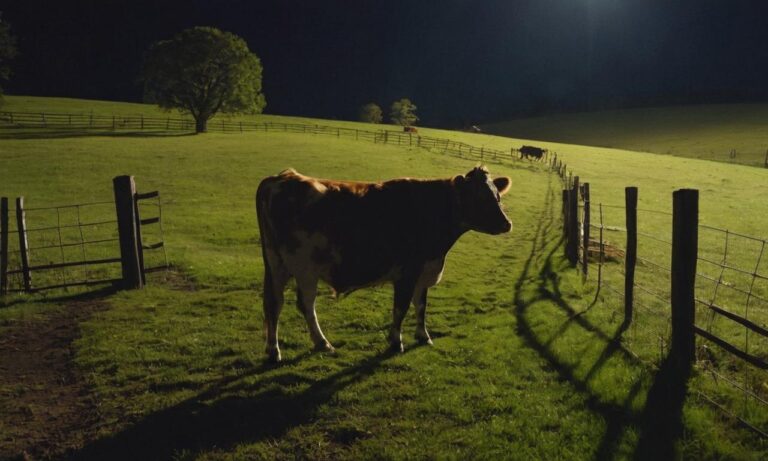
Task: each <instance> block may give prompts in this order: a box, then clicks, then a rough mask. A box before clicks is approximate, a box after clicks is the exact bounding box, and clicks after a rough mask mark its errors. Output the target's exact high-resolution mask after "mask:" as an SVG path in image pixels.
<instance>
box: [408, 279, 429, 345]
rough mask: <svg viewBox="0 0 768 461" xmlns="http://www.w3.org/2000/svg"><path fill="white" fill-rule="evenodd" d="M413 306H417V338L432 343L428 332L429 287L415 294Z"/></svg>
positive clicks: (424, 342) (419, 340)
mask: <svg viewBox="0 0 768 461" xmlns="http://www.w3.org/2000/svg"><path fill="white" fill-rule="evenodd" d="M413 306H414V307H415V308H416V340H417V341H418V342H420V343H422V344H432V338H431V337H430V336H429V333H428V332H427V289H426V288H424V289H423V290H421V292H418V291H417V292H415V293H414V294H413Z"/></svg>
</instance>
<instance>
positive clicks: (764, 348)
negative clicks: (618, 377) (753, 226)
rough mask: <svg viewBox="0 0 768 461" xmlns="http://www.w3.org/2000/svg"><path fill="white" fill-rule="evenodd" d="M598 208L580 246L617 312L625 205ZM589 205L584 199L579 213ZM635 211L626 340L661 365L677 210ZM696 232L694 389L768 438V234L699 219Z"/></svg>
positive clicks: (621, 300) (622, 286)
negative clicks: (751, 233)
mask: <svg viewBox="0 0 768 461" xmlns="http://www.w3.org/2000/svg"><path fill="white" fill-rule="evenodd" d="M596 208H597V211H598V218H597V223H594V224H591V225H590V228H591V231H592V232H591V234H592V235H596V237H595V239H594V240H592V241H590V242H589V245H588V246H586V247H585V246H584V245H582V246H581V247H580V249H579V251H580V252H585V251H586V252H588V256H590V258H589V261H590V266H592V267H594V269H593V271H592V273H595V274H597V277H596V281H597V283H598V286H599V288H598V289H599V290H600V291H601V293H602V297H603V299H604V301H605V302H606V304H607V305H609V306H614V307H615V308H616V314H617V315H619V314H620V311H621V308H622V307H625V306H624V305H625V303H626V301H627V290H628V289H629V288H630V285H628V282H627V271H628V269H627V261H626V259H625V255H626V253H627V242H628V241H629V238H628V229H627V226H626V225H625V223H624V222H622V221H623V218H624V217H625V216H626V215H627V207H625V206H620V205H611V204H598V205H597V207H596ZM584 209H585V207H584V205H582V207H581V208H580V210H581V212H582V213H583V210H584ZM606 211H607V212H606ZM636 211H637V221H638V223H639V224H638V227H637V230H636V236H637V264H636V265H635V267H634V270H633V272H634V273H633V275H634V277H633V279H632V282H631V288H632V294H631V296H632V298H633V299H632V314H631V315H632V318H631V324H630V325H629V328H628V330H627V331H626V332H625V334H624V336H623V341H624V343H625V344H626V345H627V347H629V348H630V349H632V350H633V352H635V353H636V354H637V355H638V357H640V358H641V359H642V360H643V361H644V362H646V363H647V364H649V365H651V366H654V367H657V366H658V365H659V364H660V363H661V361H662V360H663V359H664V358H665V357H666V356H667V355H668V354H669V352H670V344H671V343H672V338H671V337H672V318H671V317H672V310H671V309H670V305H671V301H670V300H671V290H670V287H671V285H672V283H671V276H672V271H671V267H672V261H671V255H672V242H671V239H670V238H669V237H667V236H668V235H670V229H672V218H673V216H672V214H671V213H669V212H666V211H658V210H649V209H643V208H637V210H636ZM582 219H584V218H582ZM582 222H583V221H582ZM641 229H642V230H641ZM698 236H699V250H698V255H697V258H696V261H697V270H696V283H695V303H696V312H695V318H696V322H695V325H694V326H693V328H694V329H695V332H696V334H697V336H698V341H697V342H696V367H697V369H698V370H699V371H700V373H699V374H698V375H697V376H698V378H697V379H696V381H695V386H694V391H693V392H694V394H695V395H696V396H698V397H699V398H701V400H702V401H704V402H707V403H708V404H711V405H712V406H713V407H715V408H717V409H718V410H720V411H721V412H722V413H724V414H726V415H728V416H729V417H731V418H733V419H734V420H736V421H738V422H739V423H740V424H741V425H743V426H745V427H747V428H749V429H751V430H752V431H754V432H755V433H757V434H759V435H761V436H763V437H768V328H766V325H768V261H766V260H768V254H766V243H767V241H766V240H765V239H762V238H757V237H753V236H748V235H744V234H739V233H736V232H733V231H730V230H727V229H721V228H716V227H712V226H706V225H702V224H699V225H698Z"/></svg>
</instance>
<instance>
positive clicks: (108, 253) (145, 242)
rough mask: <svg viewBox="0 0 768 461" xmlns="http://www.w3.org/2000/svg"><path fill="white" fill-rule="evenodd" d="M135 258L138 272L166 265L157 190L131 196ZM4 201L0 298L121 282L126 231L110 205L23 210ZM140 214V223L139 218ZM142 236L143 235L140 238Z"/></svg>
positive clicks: (17, 202) (0, 215)
mask: <svg viewBox="0 0 768 461" xmlns="http://www.w3.org/2000/svg"><path fill="white" fill-rule="evenodd" d="M133 197H134V198H135V202H134V203H133V204H132V205H131V206H130V209H129V210H128V211H129V214H130V215H131V216H135V223H134V224H132V226H133V228H134V229H135V231H136V238H135V242H136V245H135V250H136V251H135V255H136V256H137V258H138V262H137V263H136V265H137V266H138V268H139V270H140V272H141V274H142V277H143V274H146V273H150V272H155V271H160V270H165V269H167V268H168V267H169V263H168V256H167V254H166V251H165V244H164V235H163V227H162V203H161V201H160V194H159V193H158V192H151V193H148V194H133ZM10 204H11V202H10V201H9V200H8V199H7V198H5V197H3V198H2V208H1V209H0V221H2V226H0V243H1V244H0V294H8V293H22V292H23V293H32V292H40V291H47V290H57V289H65V290H67V291H69V290H70V289H77V288H82V287H90V286H95V285H102V286H104V285H113V286H120V285H121V284H123V283H124V282H125V266H126V260H127V259H129V256H130V253H131V252H128V253H129V254H128V255H127V254H126V252H125V251H124V248H123V245H122V244H123V241H124V240H125V238H126V237H125V235H124V234H125V232H123V231H122V230H121V228H120V224H119V220H118V219H117V216H116V210H118V208H117V207H118V206H119V205H118V204H117V203H116V202H115V201H98V202H88V203H78V204H71V205H56V206H34V207H29V206H26V204H25V201H24V199H23V198H22V197H20V198H17V199H16V200H15V202H13V206H11V205H10ZM142 216H143V219H142V218H141V217H142ZM142 236H143V237H142Z"/></svg>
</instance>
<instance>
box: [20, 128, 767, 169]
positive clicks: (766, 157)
mask: <svg viewBox="0 0 768 461" xmlns="http://www.w3.org/2000/svg"><path fill="white" fill-rule="evenodd" d="M11 123H13V119H11ZM764 166H765V167H766V168H768V149H765V165H764Z"/></svg>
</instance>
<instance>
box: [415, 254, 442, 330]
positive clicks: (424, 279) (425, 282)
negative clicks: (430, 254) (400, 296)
mask: <svg viewBox="0 0 768 461" xmlns="http://www.w3.org/2000/svg"><path fill="white" fill-rule="evenodd" d="M444 267H445V258H438V259H433V260H431V261H427V262H426V263H424V267H423V268H422V269H421V274H419V278H418V279H417V280H416V287H415V288H414V290H413V305H414V307H416V339H418V340H419V341H422V342H425V343H427V344H432V339H431V338H430V337H429V333H428V332H427V322H426V315H427V314H426V309H427V306H426V305H424V303H422V298H423V295H424V292H425V291H426V290H427V289H428V288H429V287H432V286H435V285H437V284H438V283H439V282H440V279H441V278H442V276H443V268H444Z"/></svg>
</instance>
